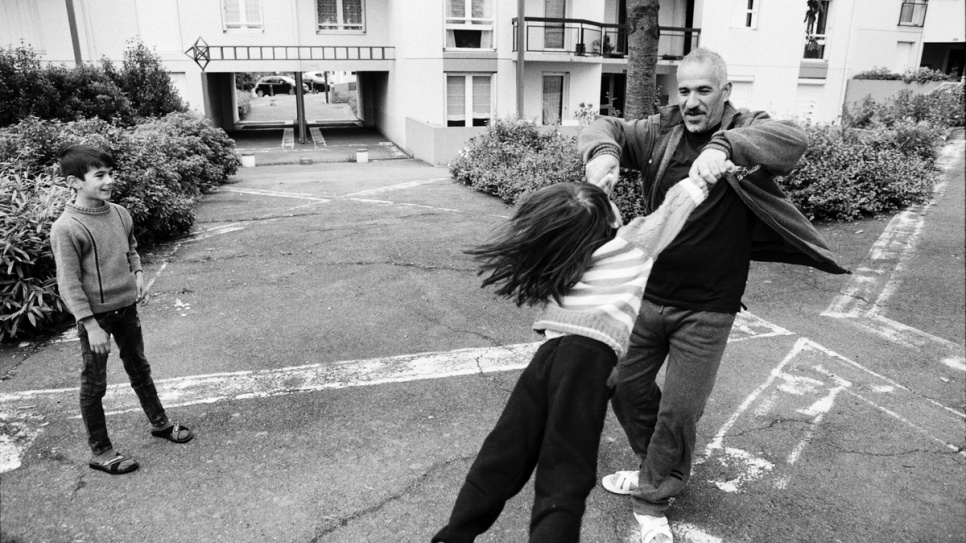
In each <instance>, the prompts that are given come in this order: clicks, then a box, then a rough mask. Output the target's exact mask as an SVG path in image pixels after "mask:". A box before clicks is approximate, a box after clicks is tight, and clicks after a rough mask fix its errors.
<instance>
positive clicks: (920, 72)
mask: <svg viewBox="0 0 966 543" xmlns="http://www.w3.org/2000/svg"><path fill="white" fill-rule="evenodd" d="M902 80H903V81H905V82H906V83H909V82H911V81H915V82H916V83H927V82H929V81H949V80H950V78H949V76H948V75H946V73H945V72H942V71H939V70H933V69H932V68H912V69H909V70H906V71H905V72H903V74H902Z"/></svg>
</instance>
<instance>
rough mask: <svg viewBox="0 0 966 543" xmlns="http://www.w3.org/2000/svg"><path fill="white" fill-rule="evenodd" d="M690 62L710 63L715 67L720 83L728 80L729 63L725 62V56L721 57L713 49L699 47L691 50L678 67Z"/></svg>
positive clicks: (722, 83) (714, 71)
mask: <svg viewBox="0 0 966 543" xmlns="http://www.w3.org/2000/svg"><path fill="white" fill-rule="evenodd" d="M690 62H697V63H707V64H710V65H711V67H712V68H713V74H714V78H715V80H717V82H718V84H719V85H724V84H725V83H727V82H728V64H727V63H725V60H724V59H723V58H721V55H719V54H718V53H715V52H714V51H712V50H711V49H705V48H703V47H698V48H697V49H695V50H693V51H691V52H690V53H688V54H687V56H685V57H684V58H683V59H682V60H681V64H680V65H679V66H678V69H680V68H681V66H684V65H685V64H688V63H690Z"/></svg>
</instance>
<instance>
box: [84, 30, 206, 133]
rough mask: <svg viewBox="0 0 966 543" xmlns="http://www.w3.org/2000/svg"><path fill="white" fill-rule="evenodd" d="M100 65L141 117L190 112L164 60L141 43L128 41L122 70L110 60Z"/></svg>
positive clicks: (105, 60)
mask: <svg viewBox="0 0 966 543" xmlns="http://www.w3.org/2000/svg"><path fill="white" fill-rule="evenodd" d="M101 66H102V68H103V69H104V72H105V73H106V74H107V75H108V76H109V77H110V78H111V79H112V80H113V81H114V83H115V84H117V86H118V87H119V88H120V89H121V91H122V92H124V95H125V96H127V97H128V99H129V100H130V101H131V105H132V106H133V107H134V112H135V114H137V115H138V116H140V117H163V116H164V115H167V114H168V113H174V112H184V111H186V110H187V108H186V107H185V105H184V103H183V102H182V101H181V97H180V96H179V95H178V91H177V90H176V89H175V88H174V83H172V82H171V77H170V76H168V72H167V71H165V69H164V66H163V65H162V64H161V57H159V56H158V55H157V53H155V52H154V51H151V50H150V49H148V48H147V46H145V45H144V44H143V43H141V41H140V40H134V41H129V42H128V48H127V49H126V50H125V51H124V61H123V63H122V64H121V69H120V70H116V69H115V68H114V65H113V64H111V61H110V60H108V59H104V60H103V61H102V62H101Z"/></svg>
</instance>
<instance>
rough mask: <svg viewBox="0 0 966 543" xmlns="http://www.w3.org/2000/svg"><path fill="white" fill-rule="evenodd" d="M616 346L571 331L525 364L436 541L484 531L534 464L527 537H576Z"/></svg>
mask: <svg viewBox="0 0 966 543" xmlns="http://www.w3.org/2000/svg"><path fill="white" fill-rule="evenodd" d="M616 363H617V356H616V354H615V353H614V350H613V349H611V348H610V347H608V346H607V345H605V344H604V343H601V342H599V341H597V340H593V339H589V338H585V337H583V336H574V335H568V336H563V337H560V338H555V339H551V340H548V341H547V342H545V343H544V344H543V345H541V346H540V348H539V349H538V350H537V353H536V354H535V355H534V357H533V360H532V361H531V362H530V364H529V365H528V366H527V367H526V369H524V370H523V374H521V375H520V379H519V381H517V384H516V386H515V387H514V389H513V392H512V393H511V394H510V399H509V400H508V401H507V405H506V408H504V410H503V414H502V415H500V420H499V421H498V422H497V423H496V427H495V428H494V429H493V431H492V432H490V435H489V436H488V437H487V438H486V440H485V441H484V442H483V447H482V448H481V449H480V453H479V455H477V457H476V461H475V462H473V465H472V467H470V471H469V473H468V474H467V476H466V482H465V483H464V484H463V487H462V488H461V489H460V492H459V495H458V497H457V498H456V504H455V505H454V506H453V513H452V515H451V516H450V520H449V524H448V525H447V526H446V527H444V528H443V529H442V530H440V532H439V533H438V534H436V536H435V537H433V542H444V541H445V542H446V543H464V542H470V541H473V540H474V539H475V538H476V536H477V535H479V534H481V533H483V532H485V531H486V530H487V529H489V527H490V526H491V525H492V524H493V523H494V522H495V521H496V519H497V517H499V516H500V512H501V511H502V510H503V507H504V505H505V504H506V502H507V500H509V499H510V498H511V497H513V496H514V495H516V494H517V493H518V492H519V491H520V489H522V488H523V486H524V485H525V484H526V482H527V481H528V480H529V479H530V475H531V474H532V473H533V470H534V467H536V472H537V473H536V479H535V481H534V491H535V492H534V493H535V496H534V503H533V512H532V515H531V520H530V541H531V543H534V542H547V543H566V542H570V541H579V539H580V522H581V518H582V517H583V514H584V508H585V502H586V500H587V495H588V494H590V491H591V490H592V489H593V488H594V485H595V484H596V482H597V452H598V448H599V446H600V434H601V432H602V431H603V427H604V417H605V415H606V414H607V405H608V400H609V398H610V391H609V389H608V387H607V377H608V376H609V375H610V373H611V370H612V369H613V368H614V365H615V364H616Z"/></svg>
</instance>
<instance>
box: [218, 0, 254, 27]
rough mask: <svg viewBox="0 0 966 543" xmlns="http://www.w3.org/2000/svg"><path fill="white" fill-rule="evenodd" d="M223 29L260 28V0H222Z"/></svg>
mask: <svg viewBox="0 0 966 543" xmlns="http://www.w3.org/2000/svg"><path fill="white" fill-rule="evenodd" d="M222 13H223V18H224V29H225V30H262V0H222Z"/></svg>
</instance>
